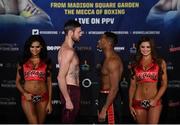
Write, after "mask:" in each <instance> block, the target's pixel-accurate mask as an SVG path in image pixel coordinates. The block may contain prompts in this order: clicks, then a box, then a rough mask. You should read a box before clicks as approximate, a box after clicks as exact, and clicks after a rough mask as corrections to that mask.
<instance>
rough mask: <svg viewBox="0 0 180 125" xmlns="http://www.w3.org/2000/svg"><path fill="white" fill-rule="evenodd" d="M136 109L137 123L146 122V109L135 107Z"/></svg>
mask: <svg viewBox="0 0 180 125" xmlns="http://www.w3.org/2000/svg"><path fill="white" fill-rule="evenodd" d="M135 111H136V121H137V123H138V124H146V123H147V110H145V109H135Z"/></svg>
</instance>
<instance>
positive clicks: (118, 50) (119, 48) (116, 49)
mask: <svg viewBox="0 0 180 125" xmlns="http://www.w3.org/2000/svg"><path fill="white" fill-rule="evenodd" d="M114 50H115V51H116V52H120V51H124V50H125V47H122V46H121V47H120V46H118V47H114Z"/></svg>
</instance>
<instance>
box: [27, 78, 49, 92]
mask: <svg viewBox="0 0 180 125" xmlns="http://www.w3.org/2000/svg"><path fill="white" fill-rule="evenodd" d="M24 89H25V90H26V91H27V92H29V93H32V94H42V93H45V92H46V91H47V84H46V83H45V81H25V84H24Z"/></svg>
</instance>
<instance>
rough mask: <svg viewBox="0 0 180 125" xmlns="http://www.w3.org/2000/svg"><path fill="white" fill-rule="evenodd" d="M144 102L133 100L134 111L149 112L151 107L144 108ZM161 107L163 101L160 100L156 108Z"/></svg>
mask: <svg viewBox="0 0 180 125" xmlns="http://www.w3.org/2000/svg"><path fill="white" fill-rule="evenodd" d="M142 101H143V100H136V99H133V102H132V107H133V108H134V109H144V110H148V109H149V108H150V107H148V108H144V107H142V105H141V102H142ZM159 105H161V101H160V100H159V101H158V102H157V103H156V106H159Z"/></svg>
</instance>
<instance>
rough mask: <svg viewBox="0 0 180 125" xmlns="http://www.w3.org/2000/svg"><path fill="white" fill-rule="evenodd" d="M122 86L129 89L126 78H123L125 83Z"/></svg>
mask: <svg viewBox="0 0 180 125" xmlns="http://www.w3.org/2000/svg"><path fill="white" fill-rule="evenodd" d="M120 85H121V87H123V88H127V87H128V82H127V81H126V78H125V77H124V78H123V81H121V83H120Z"/></svg>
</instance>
